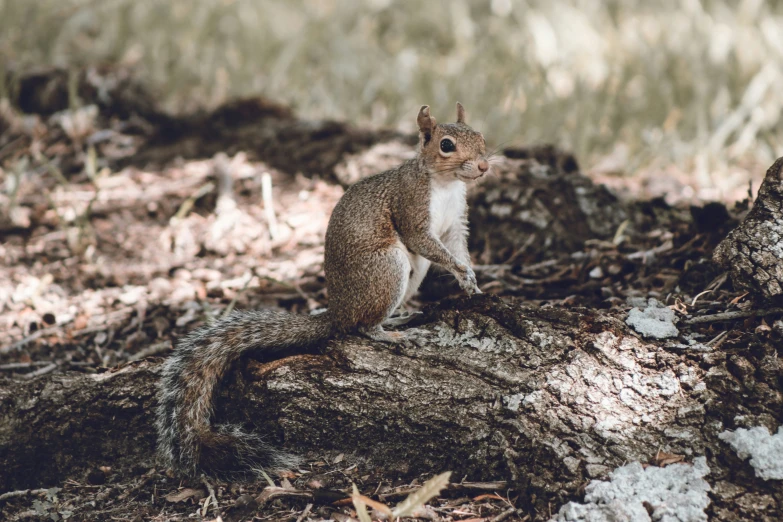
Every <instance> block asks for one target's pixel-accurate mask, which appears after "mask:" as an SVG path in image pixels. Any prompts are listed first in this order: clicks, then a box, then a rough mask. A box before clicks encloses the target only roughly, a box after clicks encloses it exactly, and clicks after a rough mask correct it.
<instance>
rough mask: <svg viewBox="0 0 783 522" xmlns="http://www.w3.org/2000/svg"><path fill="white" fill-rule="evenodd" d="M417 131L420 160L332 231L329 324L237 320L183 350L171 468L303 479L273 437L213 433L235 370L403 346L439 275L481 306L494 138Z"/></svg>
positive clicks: (354, 199) (166, 409)
mask: <svg viewBox="0 0 783 522" xmlns="http://www.w3.org/2000/svg"><path fill="white" fill-rule="evenodd" d="M416 121H417V124H418V128H419V151H418V154H417V156H416V157H415V158H413V159H411V160H408V161H406V162H405V163H403V164H402V165H400V166H399V167H397V168H395V169H392V170H388V171H385V172H382V173H380V174H375V175H373V176H370V177H368V178H365V179H363V180H362V181H359V182H358V183H356V184H354V185H353V186H351V187H350V188H348V189H347V190H346V192H345V194H343V196H342V198H341V199H340V201H339V202H338V203H337V205H336V207H335V209H334V211H333V213H332V216H331V218H330V219H329V225H328V227H327V231H326V246H325V255H324V270H325V272H326V284H327V290H328V295H329V306H328V309H327V310H326V311H325V312H323V313H321V314H318V315H298V314H291V313H288V312H282V311H273V310H255V311H234V312H232V313H231V314H229V315H228V316H226V317H224V318H222V319H219V320H217V321H216V322H214V323H213V324H211V325H208V326H204V327H201V328H199V329H197V330H195V331H194V332H192V333H190V334H188V335H187V336H186V337H184V338H183V339H182V341H180V342H179V343H178V346H177V347H176V349H175V350H174V352H173V353H172V355H171V356H170V357H169V358H168V359H167V360H166V362H165V364H164V366H163V370H162V377H161V380H160V384H159V390H158V407H157V412H156V426H157V431H158V440H159V442H158V448H159V453H160V454H161V456H162V458H163V460H164V461H165V462H166V464H167V465H169V466H170V467H172V468H174V469H175V470H176V471H179V472H181V473H183V474H186V475H195V474H196V473H198V472H203V473H206V474H208V475H218V476H231V475H234V474H236V473H247V472H250V473H259V472H260V471H261V470H264V469H269V470H275V471H279V470H285V469H291V468H292V467H294V466H296V465H297V463H298V462H299V460H300V459H299V458H298V457H296V456H294V455H291V454H288V453H285V452H282V451H280V450H278V449H276V448H274V447H272V446H271V445H269V444H268V443H267V442H265V441H264V439H263V438H262V437H261V436H259V435H257V434H254V433H248V432H246V431H243V430H242V429H241V427H239V426H235V425H226V424H221V425H212V424H211V417H212V414H213V408H214V404H213V403H214V401H215V395H216V392H217V388H218V386H219V384H220V382H221V380H222V379H223V378H224V376H225V375H226V374H227V373H228V372H229V370H230V368H231V366H232V364H233V363H234V362H235V361H237V360H238V359H239V358H240V357H242V356H243V355H245V354H247V353H250V352H264V353H272V354H273V353H275V352H279V351H282V350H291V349H299V350H304V349H307V348H312V347H314V346H316V345H318V344H320V343H324V342H326V341H328V340H329V339H330V338H332V337H334V336H337V335H343V334H349V333H358V334H362V335H365V336H367V337H369V338H370V339H373V340H376V341H382V342H388V343H394V342H398V341H400V340H402V339H404V337H405V333H404V332H402V333H400V332H387V331H385V330H384V329H383V324H384V323H385V322H386V323H387V324H388V323H389V318H390V316H391V315H392V313H393V312H394V311H395V310H396V309H397V308H398V307H399V306H400V305H401V304H402V303H403V302H405V301H406V300H407V299H408V298H409V297H410V296H411V295H413V294H414V293H415V292H416V291H417V290H418V288H419V285H420V284H421V282H422V280H423V279H424V276H425V275H426V273H427V270H428V269H429V267H430V264H431V263H435V264H438V265H440V266H441V267H443V268H445V269H446V270H448V271H449V272H451V273H452V274H453V275H454V277H455V278H456V279H457V281H458V282H459V284H460V286H461V288H462V289H463V290H464V291H465V292H466V293H468V294H469V295H470V294H474V293H481V291H480V290H479V288H478V286H477V284H476V276H475V273H474V272H473V270H472V269H471V267H470V255H469V254H468V248H467V237H468V230H467V201H466V185H465V182H466V181H471V180H476V179H478V178H480V177H482V176H483V175H484V174H486V173H487V171H488V170H489V168H490V164H489V161H488V157H487V153H486V145H485V142H484V137H483V136H482V134H481V133H479V132H477V131H475V130H473V129H472V128H470V127H469V126H468V125H467V124H465V109H464V108H463V107H462V105H461V104H459V103H457V122H456V123H446V124H444V123H440V124H439V123H437V121H436V120H435V118H434V117H433V116H432V115H430V109H429V106H427V105H424V106H422V107H421V110H420V111H419V114H418V117H417V120H416ZM393 321H394V320H391V322H393Z"/></svg>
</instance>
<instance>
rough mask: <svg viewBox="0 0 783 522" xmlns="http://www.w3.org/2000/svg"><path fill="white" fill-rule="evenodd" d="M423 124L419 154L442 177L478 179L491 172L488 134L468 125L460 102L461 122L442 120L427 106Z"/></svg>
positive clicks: (420, 118)
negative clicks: (486, 138)
mask: <svg viewBox="0 0 783 522" xmlns="http://www.w3.org/2000/svg"><path fill="white" fill-rule="evenodd" d="M416 122H417V123H418V125H419V149H420V150H419V157H420V158H421V159H422V160H423V161H424V164H425V166H426V167H427V169H428V170H429V172H430V173H431V174H432V175H433V176H436V177H438V178H440V179H443V180H448V179H455V178H456V179H460V180H463V181H468V180H474V179H478V178H480V177H481V176H483V175H484V174H486V173H487V171H489V161H488V160H487V157H486V156H487V146H486V143H485V142H484V136H483V135H482V134H481V133H480V132H477V131H474V130H473V129H471V128H470V127H468V126H467V125H466V124H465V108H464V107H463V106H462V104H460V103H459V102H457V122H456V123H438V122H437V121H436V120H435V117H434V116H432V115H430V108H429V106H428V105H423V106H422V107H421V110H419V116H418V118H417V119H416Z"/></svg>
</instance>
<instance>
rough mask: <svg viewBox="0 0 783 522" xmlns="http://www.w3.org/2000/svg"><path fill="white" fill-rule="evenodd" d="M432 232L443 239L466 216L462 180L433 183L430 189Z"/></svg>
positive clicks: (464, 189) (464, 188)
mask: <svg viewBox="0 0 783 522" xmlns="http://www.w3.org/2000/svg"><path fill="white" fill-rule="evenodd" d="M430 190H431V193H430V231H431V232H432V234H433V235H434V236H435V237H441V236H443V234H444V233H445V232H446V231H447V230H448V229H449V227H451V225H453V224H455V223H459V222H460V221H462V220H463V219H464V216H465V205H466V202H465V191H466V187H465V183H464V182H463V181H460V180H453V181H448V182H445V183H444V182H437V181H432V185H431V187H430Z"/></svg>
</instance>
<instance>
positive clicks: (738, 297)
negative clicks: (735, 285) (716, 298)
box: [729, 292, 749, 305]
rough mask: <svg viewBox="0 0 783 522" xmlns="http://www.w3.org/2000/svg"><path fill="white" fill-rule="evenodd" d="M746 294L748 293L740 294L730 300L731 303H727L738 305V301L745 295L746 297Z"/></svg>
mask: <svg viewBox="0 0 783 522" xmlns="http://www.w3.org/2000/svg"><path fill="white" fill-rule="evenodd" d="M748 293H749V292H745V293H744V294H742V295H738V296H737V297H735V298H734V299H732V300H731V301H729V302H730V303H731V304H733V305H735V304H737V303H739V302H740V301H742V298H743V297H745V296H746V295H748Z"/></svg>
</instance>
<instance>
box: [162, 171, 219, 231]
mask: <svg viewBox="0 0 783 522" xmlns="http://www.w3.org/2000/svg"><path fill="white" fill-rule="evenodd" d="M214 188H215V184H214V183H212V182H211V181H210V182H208V183H205V184H204V185H201V186H200V187H199V188H198V190H196V193H195V194H193V195H192V196H190V197H189V198H188V199H186V200H185V201H183V202H182V205H181V206H180V207H179V210H177V213H176V214H174V218H172V220H173V221H175V222H176V221H179V220H180V219H183V218H184V217H185V216H187V215H188V213H189V212H190V209H192V208H193V205H195V204H196V201H198V200H199V199H201V198H202V197H204V196H206V195H207V194H209V193H210V192H212V190H213V189H214Z"/></svg>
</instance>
